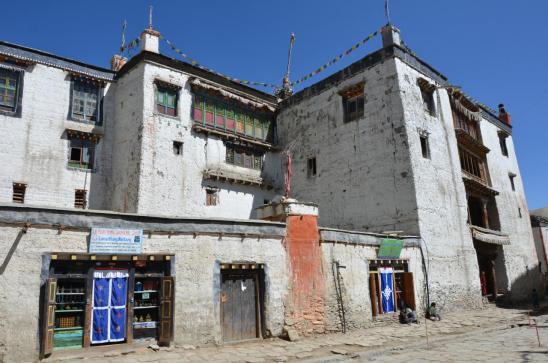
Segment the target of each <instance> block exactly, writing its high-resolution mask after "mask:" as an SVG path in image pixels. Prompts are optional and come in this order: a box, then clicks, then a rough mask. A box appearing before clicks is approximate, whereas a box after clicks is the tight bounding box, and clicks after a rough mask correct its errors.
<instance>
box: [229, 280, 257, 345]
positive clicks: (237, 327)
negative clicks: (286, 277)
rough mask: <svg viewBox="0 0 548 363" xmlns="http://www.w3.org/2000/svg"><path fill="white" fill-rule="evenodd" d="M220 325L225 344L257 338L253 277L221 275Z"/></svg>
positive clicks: (255, 285)
mask: <svg viewBox="0 0 548 363" xmlns="http://www.w3.org/2000/svg"><path fill="white" fill-rule="evenodd" d="M221 324H222V329H223V341H225V342H233V341H240V340H246V339H255V338H258V306H257V280H256V277H255V276H252V275H229V274H223V277H222V286H221Z"/></svg>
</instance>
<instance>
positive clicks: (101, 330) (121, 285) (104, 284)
mask: <svg viewBox="0 0 548 363" xmlns="http://www.w3.org/2000/svg"><path fill="white" fill-rule="evenodd" d="M128 277H129V273H128V270H103V269H96V270H95V271H94V272H93V295H92V302H93V303H92V310H91V344H103V343H116V342H123V341H124V340H125V339H126V326H127V290H128V289H127V288H128Z"/></svg>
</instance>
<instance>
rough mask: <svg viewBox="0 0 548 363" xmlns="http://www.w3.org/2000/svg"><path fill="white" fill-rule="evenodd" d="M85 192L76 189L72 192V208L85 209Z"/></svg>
mask: <svg viewBox="0 0 548 363" xmlns="http://www.w3.org/2000/svg"><path fill="white" fill-rule="evenodd" d="M86 196H87V190H85V189H76V190H75V191H74V208H80V209H86V205H87V200H86Z"/></svg>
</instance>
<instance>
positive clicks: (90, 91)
mask: <svg viewBox="0 0 548 363" xmlns="http://www.w3.org/2000/svg"><path fill="white" fill-rule="evenodd" d="M101 89H102V87H101V85H100V84H98V83H97V82H94V81H89V80H84V79H80V78H77V77H75V78H73V79H72V83H71V98H70V100H71V103H70V111H69V118H70V119H71V120H72V121H78V122H86V123H92V124H100V123H101ZM93 98H95V99H93ZM79 104H80V105H81V104H83V110H82V111H78V112H77V105H79Z"/></svg>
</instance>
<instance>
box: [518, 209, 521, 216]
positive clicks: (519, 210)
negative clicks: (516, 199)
mask: <svg viewBox="0 0 548 363" xmlns="http://www.w3.org/2000/svg"><path fill="white" fill-rule="evenodd" d="M518 216H519V217H520V218H521V208H519V207H518Z"/></svg>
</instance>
